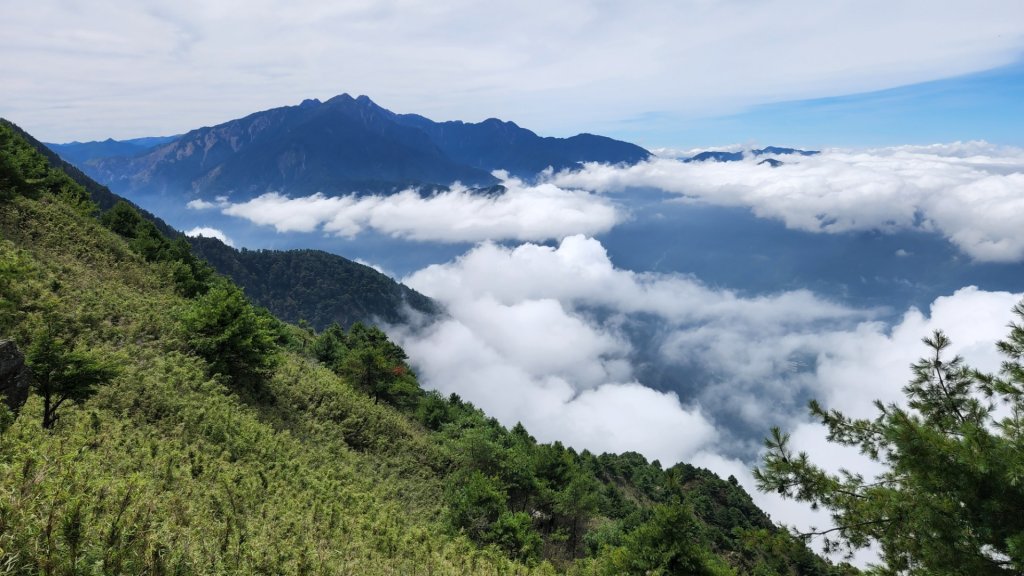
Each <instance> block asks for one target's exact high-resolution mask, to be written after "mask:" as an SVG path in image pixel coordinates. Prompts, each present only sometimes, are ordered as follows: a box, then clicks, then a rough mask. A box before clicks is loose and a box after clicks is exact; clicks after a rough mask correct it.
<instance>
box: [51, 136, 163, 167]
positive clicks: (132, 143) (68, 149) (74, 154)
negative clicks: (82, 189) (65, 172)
mask: <svg viewBox="0 0 1024 576" xmlns="http://www.w3.org/2000/svg"><path fill="white" fill-rule="evenodd" d="M180 137H181V136H153V137H148V138H133V139H131V140H114V139H113V138H107V139H106V140H103V141H94V142H68V143H67V144H51V143H46V145H47V146H48V147H49V148H50V149H51V150H53V151H54V152H56V153H57V154H60V157H61V158H63V159H65V160H67V161H68V162H71V163H72V164H86V163H87V162H89V161H90V160H93V159H95V158H108V157H111V156H126V157H131V156H138V155H140V154H142V153H144V152H146V151H148V150H150V149H152V148H155V147H157V146H159V145H161V144H166V143H168V142H173V141H175V140H177V139H178V138H180Z"/></svg>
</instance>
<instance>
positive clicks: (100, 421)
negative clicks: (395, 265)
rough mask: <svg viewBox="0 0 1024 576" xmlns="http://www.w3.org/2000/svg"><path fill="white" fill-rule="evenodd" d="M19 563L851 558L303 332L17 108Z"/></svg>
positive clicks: (785, 566)
mask: <svg viewBox="0 0 1024 576" xmlns="http://www.w3.org/2000/svg"><path fill="white" fill-rule="evenodd" d="M0 295H2V299H0V339H5V338H9V339H12V340H14V341H15V342H16V343H17V345H18V347H19V348H20V349H21V350H22V351H24V353H25V356H26V361H27V363H28V365H29V366H30V368H32V370H33V394H32V395H31V396H30V397H29V398H28V401H27V402H26V403H25V404H24V405H21V406H17V407H16V410H15V411H13V412H12V411H11V410H8V409H7V408H3V407H0V574H132V575H137V574H152V575H156V574H289V575H290V574H295V575H298V574H324V575H326V574H369V575H373V574H552V573H556V572H566V573H569V574H741V573H742V574H748V573H756V574H838V573H845V572H848V570H847V569H845V568H839V567H834V566H831V565H829V564H827V563H826V562H824V561H822V560H821V559H820V558H818V557H816V556H814V555H813V554H811V553H810V552H809V551H808V550H807V549H806V548H805V547H804V545H803V544H802V543H800V542H799V541H797V540H795V539H793V538H792V537H790V536H789V535H788V534H787V533H785V532H783V531H780V530H778V529H776V528H775V527H773V526H772V525H771V523H770V521H769V520H768V518H767V517H766V516H765V515H764V514H763V513H761V512H760V511H759V510H757V508H756V507H754V505H753V504H752V502H751V500H750V498H749V496H748V495H747V494H746V493H745V492H744V491H743V490H742V489H740V488H739V487H738V486H736V485H735V483H732V482H728V481H724V480H721V479H719V478H717V477H715V476H714V475H712V474H711V473H709V472H707V471H703V470H700V469H696V468H693V467H691V466H688V465H685V464H680V465H678V466H674V467H672V468H669V469H667V470H666V469H662V467H661V466H660V465H659V464H657V463H648V462H646V461H645V460H644V459H643V458H642V457H641V456H639V455H636V454H624V455H618V456H616V455H600V456H596V455H593V454H590V453H587V452H583V453H577V452H575V451H573V450H571V449H568V448H565V447H563V446H562V445H560V444H558V443H555V444H539V443H537V442H536V441H535V440H534V439H533V438H532V437H531V436H530V435H529V434H528V432H527V431H526V430H524V429H523V428H522V427H521V426H517V427H514V428H513V429H511V430H509V429H506V428H504V427H502V426H500V425H499V424H498V423H497V422H496V421H494V420H493V419H490V418H487V417H486V416H485V415H484V414H483V413H481V412H480V411H479V410H477V409H475V408H474V407H473V406H471V405H470V404H468V403H466V402H464V401H462V400H461V399H459V398H458V397H454V396H453V397H450V398H443V397H441V396H439V395H437V394H436V393H431V392H426V391H424V390H422V389H421V388H420V387H419V386H418V384H417V382H416V379H415V376H414V374H413V373H412V370H411V369H410V366H408V365H407V364H406V362H405V355H404V353H403V352H402V350H401V349H400V348H399V347H397V346H395V345H394V344H393V343H391V342H389V341H388V340H387V337H386V336H385V335H384V334H383V332H381V331H379V330H377V329H375V328H366V327H365V326H363V325H361V324H356V325H354V326H353V327H352V328H351V329H349V330H347V331H346V330H344V329H342V328H341V327H340V326H331V327H328V328H327V329H325V330H323V331H322V332H320V333H319V334H316V333H312V332H310V331H307V330H303V329H299V328H296V327H293V326H290V325H287V324H284V323H282V322H280V321H279V320H277V319H275V318H274V317H273V316H271V315H270V314H269V313H267V312H266V311H265V310H262V309H259V308H256V307H254V306H252V305H251V304H250V303H249V302H248V301H247V300H246V299H245V298H244V296H243V295H242V293H241V291H240V289H239V288H238V287H236V286H235V285H234V284H232V283H231V282H230V281H228V280H227V279H226V278H224V277H222V276H219V275H217V274H215V273H214V272H213V271H212V270H211V269H210V268H209V267H208V266H207V265H206V264H205V263H204V262H203V261H202V260H200V259H198V258H196V257H195V256H194V255H193V254H192V253H191V251H190V250H189V246H188V244H187V242H185V241H184V240H183V239H180V238H179V239H176V240H171V239H168V238H166V237H164V236H162V235H161V234H160V233H159V231H157V230H156V227H155V226H154V225H153V224H152V223H151V222H149V221H147V220H145V219H143V218H141V217H140V216H139V215H138V214H137V213H135V212H134V210H132V209H131V208H130V207H129V206H127V205H124V204H118V205H115V207H114V208H113V209H111V210H109V211H107V212H105V213H103V214H102V215H98V214H97V209H96V206H95V205H94V204H93V203H92V202H91V201H90V200H89V196H88V193H87V192H86V190H85V189H84V188H83V187H81V186H80V185H79V184H77V183H76V182H74V181H73V180H72V179H71V178H69V177H68V176H67V175H66V174H65V173H64V172H62V171H60V170H58V169H55V168H52V167H51V166H50V165H49V163H48V162H47V159H46V158H45V157H43V156H41V155H40V154H39V153H38V152H37V151H36V150H35V149H34V148H33V147H32V146H31V145H29V144H28V143H27V142H26V141H25V140H24V139H22V138H21V137H20V136H19V135H18V134H17V133H16V131H15V130H14V129H13V128H11V126H10V125H8V124H6V123H0Z"/></svg>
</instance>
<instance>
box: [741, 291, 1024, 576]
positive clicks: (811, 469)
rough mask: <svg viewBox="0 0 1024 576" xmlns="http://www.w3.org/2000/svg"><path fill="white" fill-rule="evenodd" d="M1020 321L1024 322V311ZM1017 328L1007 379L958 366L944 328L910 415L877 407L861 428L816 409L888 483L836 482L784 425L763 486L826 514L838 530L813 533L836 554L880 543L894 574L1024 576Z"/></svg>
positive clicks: (1023, 399)
mask: <svg viewBox="0 0 1024 576" xmlns="http://www.w3.org/2000/svg"><path fill="white" fill-rule="evenodd" d="M1014 313H1015V314H1016V316H1017V318H1018V319H1020V320H1024V304H1018V305H1017V306H1016V307H1015V309H1014ZM1010 328H1011V331H1010V335H1009V337H1008V338H1007V339H1006V340H1004V341H1002V342H999V343H998V348H999V350H1000V351H1002V352H1003V354H1004V355H1005V357H1006V361H1005V362H1004V363H1003V367H1002V370H1001V372H1000V375H998V376H993V375H986V374H982V373H980V372H978V371H976V370H972V369H971V368H969V367H967V366H966V365H965V364H964V362H963V359H962V358H960V357H954V358H948V357H947V354H946V352H947V349H948V348H949V346H950V340H949V338H947V337H946V336H945V334H943V333H942V332H940V331H937V332H935V333H934V334H933V335H932V336H930V337H928V338H925V339H924V343H925V344H926V345H927V346H928V348H929V355H928V356H927V357H926V358H923V359H922V360H920V361H918V362H917V363H916V364H914V365H913V371H914V379H913V380H912V381H911V382H910V383H909V384H908V385H907V386H906V387H905V388H904V389H903V391H904V392H905V393H906V395H907V402H906V405H905V406H899V405H896V404H888V405H883V404H882V403H881V402H876V407H877V409H878V415H877V416H876V417H875V418H874V419H854V418H849V417H847V416H845V415H843V414H842V413H840V412H839V411H837V410H825V409H824V408H823V407H821V406H820V405H819V404H818V403H817V402H812V403H811V406H810V408H811V413H812V414H813V415H814V416H816V417H817V418H818V419H819V420H820V421H821V422H822V424H824V425H825V427H826V428H827V430H828V439H829V441H831V442H835V443H838V444H842V445H845V446H853V447H857V448H859V449H860V451H861V452H862V453H863V454H865V455H867V456H868V457H869V458H871V459H872V460H875V461H877V462H880V463H882V464H884V465H885V466H886V467H887V470H886V471H885V472H884V473H883V474H882V475H880V476H879V477H878V478H872V479H866V478H864V477H863V476H862V475H860V474H857V473H855V472H852V471H844V472H841V473H840V474H831V473H828V472H826V471H825V470H823V469H822V468H821V467H819V466H817V465H815V464H814V463H813V462H812V461H811V460H810V458H809V457H808V455H807V454H805V453H800V454H794V453H793V452H792V451H791V450H790V448H789V444H788V441H789V435H788V434H784V433H782V432H781V431H780V430H779V429H777V428H776V429H773V430H772V435H771V437H770V438H769V439H767V440H766V446H767V447H768V453H767V454H766V456H765V458H764V462H763V467H762V468H760V469H759V470H755V477H756V478H757V480H758V484H759V488H760V489H761V490H764V491H774V492H778V493H779V494H782V495H783V496H785V497H788V498H793V499H796V500H800V501H804V502H809V503H811V505H812V506H814V507H821V508H824V509H826V510H828V511H829V512H830V513H831V516H832V519H833V521H834V523H835V526H834V527H832V528H828V529H824V530H820V531H816V532H814V533H813V534H816V535H823V536H824V537H825V543H826V548H828V549H830V550H837V549H839V550H846V551H852V550H854V549H858V548H863V547H865V546H868V545H869V544H871V543H877V544H878V545H879V547H880V549H881V554H882V561H883V562H884V568H883V573H886V574H977V575H985V574H993V575H994V574H1020V573H1021V571H1022V570H1024V515H1022V514H1021V511H1022V510H1024V482H1022V481H1024V442H1022V440H1024V365H1022V360H1024V326H1022V325H1021V324H1020V323H1013V324H1011V325H1010ZM997 408H999V413H1000V414H1006V416H1005V417H1002V418H999V419H997V418H996V417H995V416H994V414H995V413H996V412H995V411H996V409H997Z"/></svg>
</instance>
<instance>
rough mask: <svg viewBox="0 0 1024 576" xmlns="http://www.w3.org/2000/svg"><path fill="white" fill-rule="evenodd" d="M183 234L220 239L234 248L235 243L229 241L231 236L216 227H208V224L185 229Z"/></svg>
mask: <svg viewBox="0 0 1024 576" xmlns="http://www.w3.org/2000/svg"><path fill="white" fill-rule="evenodd" d="M185 236H192V237H196V236H202V237H205V238H216V239H217V240H220V241H221V242H223V243H225V244H227V245H228V246H231V247H232V248H234V246H235V243H234V242H232V241H231V238H228V235H227V234H225V233H224V232H223V231H221V230H218V229H217V228H210V227H209V226H196V227H195V228H192V229H191V230H187V231H185Z"/></svg>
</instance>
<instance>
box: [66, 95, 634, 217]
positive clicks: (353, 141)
mask: <svg viewBox="0 0 1024 576" xmlns="http://www.w3.org/2000/svg"><path fill="white" fill-rule="evenodd" d="M55 148H59V150H58V152H59V153H60V154H62V155H64V156H65V157H66V158H68V159H70V160H72V161H73V162H76V163H77V164H78V165H79V167H80V168H82V169H83V170H84V171H85V172H86V173H88V174H89V175H91V176H93V177H95V178H97V179H98V180H100V181H102V182H104V183H106V184H107V185H109V186H110V187H111V188H112V189H113V190H115V191H117V192H122V193H130V194H176V193H184V194H187V195H190V196H197V197H203V198H210V197H214V196H219V195H228V196H231V197H232V198H233V199H236V200H239V199H245V198H249V197H252V196H256V195H259V194H262V193H264V192H268V191H277V192H284V193H288V194H312V193H314V192H324V193H328V194H329V193H346V192H390V191H393V190H397V189H402V188H405V187H408V186H422V187H427V188H430V187H438V186H447V185H450V184H452V183H453V182H456V181H458V182H461V183H463V184H466V185H469V186H490V185H493V184H496V183H497V179H496V178H495V177H494V176H493V175H492V174H491V172H492V171H494V170H506V171H508V172H509V173H510V174H512V175H513V176H519V177H531V176H534V175H536V174H537V173H538V172H540V171H541V170H543V169H545V168H547V167H549V166H550V167H553V168H555V169H564V168H568V167H571V166H575V165H576V164H578V163H579V162H585V161H597V162H609V163H635V162H638V161H641V160H644V159H646V158H647V157H648V156H649V155H650V154H649V153H648V152H647V151H646V150H644V149H643V148H640V147H639V146H635V145H633V144H629V143H626V142H621V141H617V140H613V139H611V138H606V137H602V136H595V135H592V134H580V135H577V136H573V137H571V138H543V137H540V136H538V135H537V134H535V133H534V132H531V131H530V130H527V129H525V128H521V127H519V126H517V125H516V124H515V123H512V122H503V121H501V120H497V119H489V120H485V121H483V122H480V123H476V124H473V123H464V122H458V121H456V122H434V121H432V120H429V119H427V118H424V117H423V116H418V115H415V114H404V115H399V114H395V113H394V112H391V111H390V110H387V109H385V108H382V107H380V106H378V105H377V104H375V103H374V102H373V101H372V100H370V99H369V98H368V97H366V96H359V97H358V98H353V97H351V96H349V95H348V94H342V95H340V96H335V97H334V98H331V99H330V100H327V101H326V102H320V101H319V100H315V99H310V100H304V101H303V102H302V103H301V104H299V105H297V106H285V107H282V108H274V109H271V110H265V111H262V112H256V113H254V114H250V115H248V116H246V117H244V118H240V119H237V120H231V121H229V122H225V123H223V124H218V125H217V126H213V127H205V128H198V129H195V130H192V131H190V132H188V133H186V134H184V135H182V136H181V137H179V138H177V139H175V140H173V141H171V142H168V143H164V144H161V145H158V146H155V147H153V148H150V149H148V150H147V151H145V152H143V153H141V154H132V155H117V156H105V157H92V158H88V159H82V158H81V156H80V155H76V152H78V151H77V150H76V148H75V144H74V143H72V144H67V145H60V146H59V147H56V146H55ZM107 148H108V149H110V148H112V147H111V146H109V145H108V147H107Z"/></svg>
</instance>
